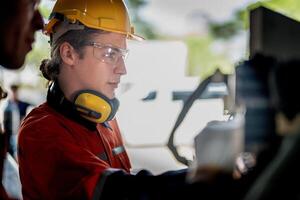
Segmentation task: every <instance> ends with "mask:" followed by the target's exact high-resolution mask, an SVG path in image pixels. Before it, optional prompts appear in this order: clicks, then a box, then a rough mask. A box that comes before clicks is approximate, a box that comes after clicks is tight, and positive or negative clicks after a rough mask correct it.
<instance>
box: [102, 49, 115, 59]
mask: <svg viewBox="0 0 300 200" xmlns="http://www.w3.org/2000/svg"><path fill="white" fill-rule="evenodd" d="M104 56H105V57H106V58H111V59H115V58H116V57H117V56H118V54H117V52H115V51H113V50H109V51H106V52H105V54H104Z"/></svg>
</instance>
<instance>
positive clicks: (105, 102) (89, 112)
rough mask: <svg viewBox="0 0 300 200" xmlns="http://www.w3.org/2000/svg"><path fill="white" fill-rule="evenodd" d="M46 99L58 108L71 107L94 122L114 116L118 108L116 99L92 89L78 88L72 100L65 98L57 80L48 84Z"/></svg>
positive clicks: (107, 119) (102, 121)
mask: <svg viewBox="0 0 300 200" xmlns="http://www.w3.org/2000/svg"><path fill="white" fill-rule="evenodd" d="M47 101H48V102H49V103H50V104H51V105H54V106H55V107H57V106H58V107H59V109H66V110H68V109H73V110H76V111H77V112H78V114H79V115H80V116H81V117H83V118H85V119H87V120H89V121H91V122H94V123H104V122H106V121H109V120H111V119H113V118H114V116H115V114H116V112H117V110H118V108H119V101H118V99H116V98H114V99H109V98H107V97H106V96H104V95H103V94H101V93H99V92H96V91H94V90H80V91H78V92H77V94H76V95H75V97H74V100H73V102H69V101H68V100H67V99H65V97H64V94H63V92H62V91H61V89H60V87H59V85H58V83H57V82H53V83H52V84H51V85H50V86H49V90H48V95H47Z"/></svg>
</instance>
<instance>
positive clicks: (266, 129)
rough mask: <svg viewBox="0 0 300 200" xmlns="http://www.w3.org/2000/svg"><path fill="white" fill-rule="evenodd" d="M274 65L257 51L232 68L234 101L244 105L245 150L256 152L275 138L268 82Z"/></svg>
mask: <svg viewBox="0 0 300 200" xmlns="http://www.w3.org/2000/svg"><path fill="white" fill-rule="evenodd" d="M275 66H276V61H275V59H274V58H272V57H266V56H263V55H260V54H257V55H255V56H253V58H252V59H251V60H249V61H245V62H243V63H242V64H241V65H239V66H238V67H237V68H236V104H237V105H243V106H245V108H246V114H245V150H246V151H250V152H253V153H258V152H259V151H261V150H262V149H263V148H265V147H266V146H267V145H268V143H269V142H270V141H272V140H273V139H274V138H275V137H276V135H275V134H274V133H275V131H274V130H275V121H274V108H273V106H272V104H271V99H270V91H269V83H268V82H269V75H270V72H271V71H272V70H273V69H274V68H275Z"/></svg>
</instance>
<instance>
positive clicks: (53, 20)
mask: <svg viewBox="0 0 300 200" xmlns="http://www.w3.org/2000/svg"><path fill="white" fill-rule="evenodd" d="M64 19H67V20H68V21H69V22H70V23H74V24H75V23H76V22H77V21H79V22H81V23H82V24H83V25H85V26H86V27H89V28H94V29H101V30H104V31H109V32H114V33H121V34H124V35H126V36H127V38H129V39H142V37H140V36H137V35H135V34H134V28H133V27H132V26H131V24H130V20H129V16H128V11H127V8H126V5H125V3H124V2H123V0H57V2H56V3H55V6H54V8H53V10H52V13H51V15H50V18H49V23H48V24H47V25H46V26H45V28H44V33H45V34H47V35H50V34H51V33H53V28H54V26H55V25H57V23H59V22H61V21H63V20H64Z"/></svg>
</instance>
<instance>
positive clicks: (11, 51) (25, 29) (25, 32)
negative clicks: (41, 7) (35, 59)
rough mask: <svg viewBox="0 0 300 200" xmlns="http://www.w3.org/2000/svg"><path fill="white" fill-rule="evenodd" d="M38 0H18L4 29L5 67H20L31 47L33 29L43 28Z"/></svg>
mask: <svg viewBox="0 0 300 200" xmlns="http://www.w3.org/2000/svg"><path fill="white" fill-rule="evenodd" d="M37 3H38V0H19V3H18V4H17V6H18V8H16V11H15V12H16V15H15V16H14V17H13V18H12V19H11V20H10V22H9V23H8V24H9V26H8V27H3V28H4V29H5V41H4V52H5V57H6V61H5V63H4V65H5V67H7V68H9V69H18V68H20V67H21V66H22V65H23V63H24V61H25V57H26V54H27V53H28V52H29V51H30V50H31V49H32V43H33V42H34V33H35V31H37V30H39V29H42V28H43V19H42V17H41V14H40V13H39V11H38V10H37Z"/></svg>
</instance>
